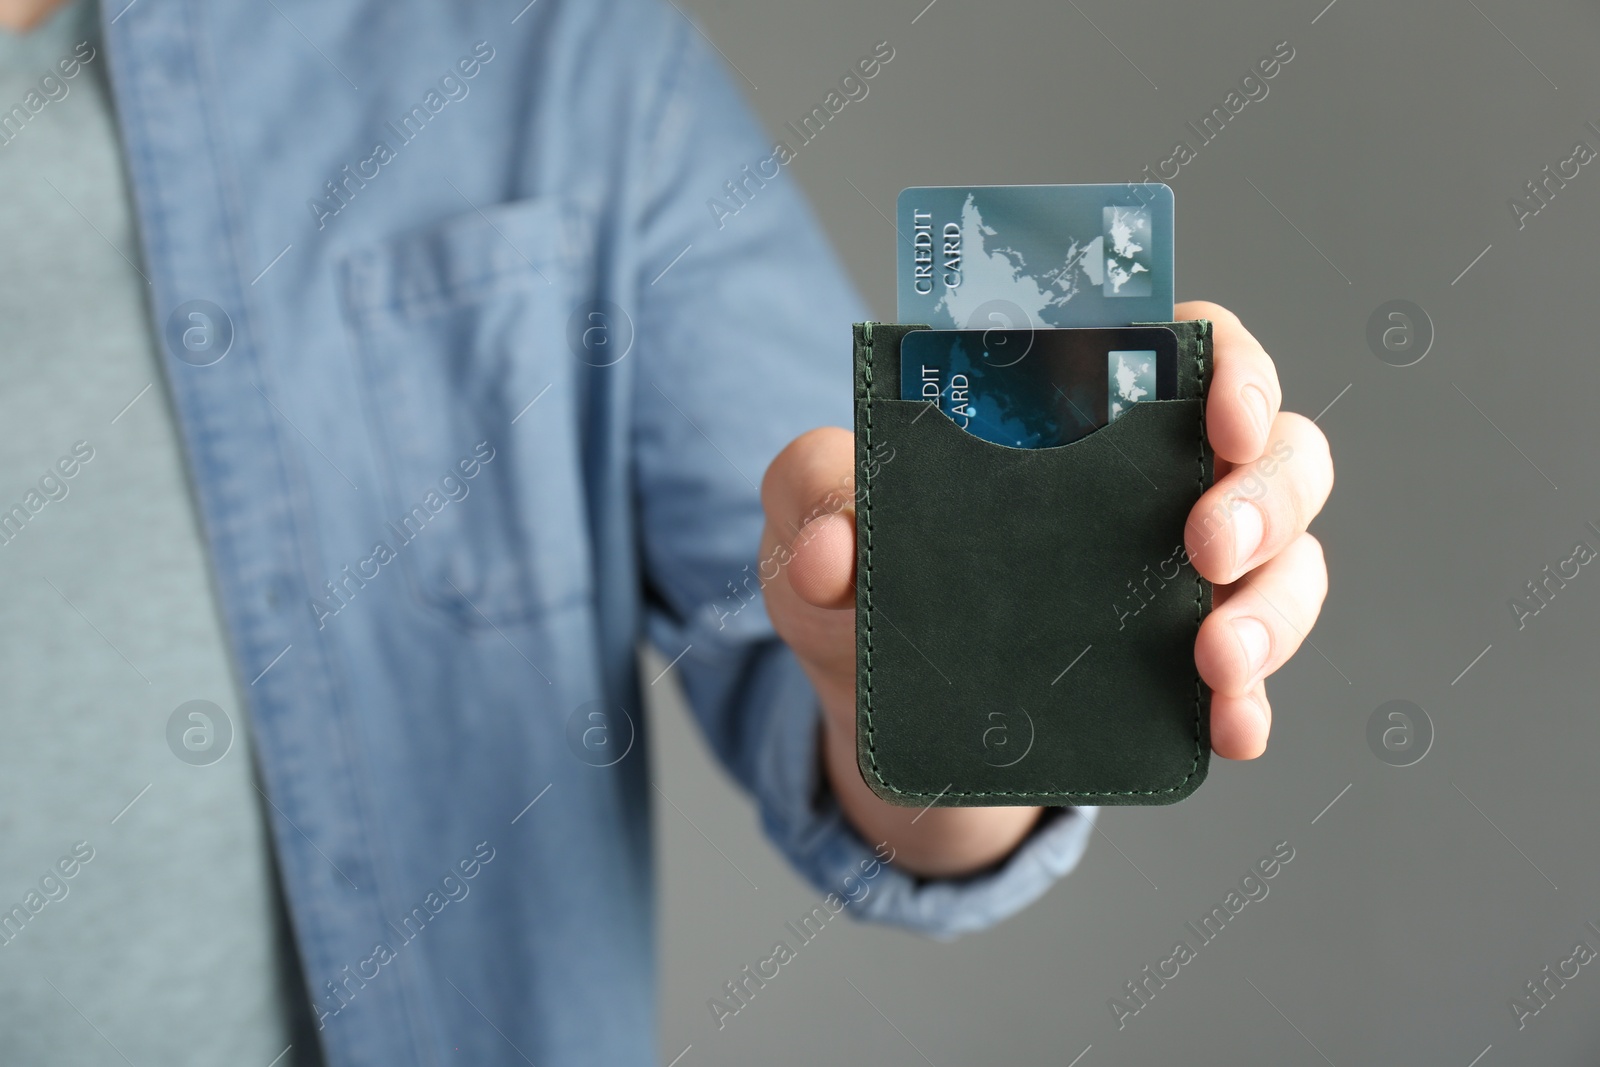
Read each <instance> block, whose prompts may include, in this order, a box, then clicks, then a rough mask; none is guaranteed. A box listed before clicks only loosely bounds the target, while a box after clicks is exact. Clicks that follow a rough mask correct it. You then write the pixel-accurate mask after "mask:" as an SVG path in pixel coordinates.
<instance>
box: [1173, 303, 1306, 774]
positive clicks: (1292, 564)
mask: <svg viewBox="0 0 1600 1067" xmlns="http://www.w3.org/2000/svg"><path fill="white" fill-rule="evenodd" d="M1177 317H1178V318H1179V319H1210V320H1211V322H1212V326H1213V330H1214V338H1213V340H1214V349H1215V364H1214V366H1213V367H1212V372H1211V389H1210V391H1209V393H1208V394H1207V400H1206V436H1207V437H1208V438H1209V439H1210V441H1211V448H1212V450H1213V451H1215V452H1216V474H1217V480H1216V484H1215V485H1213V486H1212V487H1211V488H1210V489H1208V490H1206V492H1205V495H1203V496H1202V497H1201V498H1200V501H1199V503H1197V504H1195V506H1194V510H1193V511H1191V512H1190V513H1189V521H1188V524H1187V525H1186V527H1185V529H1184V540H1185V542H1186V544H1187V548H1188V552H1189V559H1190V561H1191V562H1192V563H1193V564H1194V567H1195V569H1196V570H1198V571H1199V572H1200V573H1201V575H1203V576H1204V577H1206V578H1208V579H1210V580H1211V581H1212V582H1213V583H1214V585H1215V601H1214V606H1213V609H1212V612H1211V614H1210V615H1208V616H1207V617H1206V620H1205V622H1203V623H1201V624H1200V635H1199V636H1198V637H1197V638H1195V643H1194V661H1195V666H1197V667H1198V668H1199V670H1200V677H1201V678H1202V679H1204V680H1205V683H1206V684H1207V685H1209V686H1210V687H1211V747H1212V749H1213V750H1214V751H1215V752H1216V753H1217V755H1219V756H1224V757H1227V758H1228V759H1254V758H1255V757H1257V756H1259V755H1261V753H1262V752H1264V751H1266V748H1267V734H1268V733H1269V732H1270V731H1271V729H1272V705H1271V704H1268V703H1267V690H1266V678H1267V676H1268V675H1270V674H1272V673H1273V672H1274V671H1276V670H1277V669H1278V668H1279V667H1282V666H1283V665H1284V663H1286V662H1288V659H1289V657H1290V656H1293V655H1294V653H1295V650H1296V649H1298V648H1299V647H1300V642H1302V641H1304V640H1305V637H1306V634H1307V633H1308V632H1310V630H1311V627H1312V626H1313V625H1315V623H1316V621H1317V615H1318V614H1319V613H1320V612H1321V611H1322V600H1323V597H1325V596H1327V593H1328V568H1327V566H1326V565H1325V564H1324V562H1323V559H1322V546H1321V545H1320V544H1318V543H1317V539H1316V538H1315V537H1312V536H1311V535H1310V534H1309V533H1306V526H1307V525H1308V524H1310V522H1311V520H1312V519H1314V518H1316V516H1317V513H1318V512H1319V511H1321V510H1322V505H1323V504H1325V503H1326V502H1327V500H1328V493H1329V492H1330V491H1331V490H1332V489H1333V460H1332V458H1331V457H1330V456H1329V454H1328V439H1327V438H1326V437H1324V436H1322V431H1321V430H1319V429H1317V427H1316V424H1315V423H1313V422H1312V421H1311V420H1310V419H1308V418H1306V417H1305V416H1303V415H1296V414H1294V413H1292V412H1285V411H1279V410H1278V408H1279V405H1280V404H1282V402H1283V391H1282V390H1281V389H1280V388H1279V387H1278V372H1277V370H1276V368H1274V367H1273V365H1272V357H1271V356H1269V355H1267V353H1266V351H1265V350H1263V349H1262V347H1261V345H1260V343H1259V342H1258V341H1256V339H1255V338H1254V337H1252V336H1250V331H1248V330H1246V329H1245V328H1244V326H1243V324H1241V323H1240V322H1239V318H1238V316H1236V315H1234V313H1233V312H1231V311H1229V310H1228V309H1226V308H1222V307H1218V306H1217V305H1216V304H1208V303H1204V302H1201V301H1195V302H1192V303H1187V304H1179V305H1178V307H1177Z"/></svg>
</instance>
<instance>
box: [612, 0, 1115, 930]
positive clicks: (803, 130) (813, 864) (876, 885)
mask: <svg viewBox="0 0 1600 1067" xmlns="http://www.w3.org/2000/svg"><path fill="white" fill-rule="evenodd" d="M663 17H664V18H665V19H666V20H667V21H666V22H665V23H663V27H664V31H665V32H664V33H663V37H664V38H665V40H666V42H667V43H666V45H665V47H664V49H663V53H662V54H663V59H662V61H661V62H660V65H659V66H658V67H657V69H656V71H655V72H654V73H656V74H657V75H659V77H660V78H661V79H662V82H663V84H664V88H663V90H662V93H661V96H660V98H659V102H658V104H657V105H656V106H655V107H653V109H652V114H651V117H650V120H649V122H648V126H649V129H650V135H649V138H648V140H649V147H648V149H647V150H646V151H645V152H644V154H643V166H642V168H641V178H640V183H639V187H638V192H637V196H636V197H635V204H636V210H637V218H636V220H635V232H636V234H637V237H636V240H637V249H638V257H637V264H636V266H637V270H636V277H635V280H634V283H633V284H634V291H635V293H636V294H637V296H636V300H635V307H636V310H637V314H636V318H637V320H638V335H637V336H638V346H639V356H638V363H637V365H636V366H635V368H634V373H635V375H636V378H635V383H634V385H633V389H634V405H633V420H634V421H633V435H634V440H633V454H634V456H635V465H636V487H637V494H638V501H639V509H640V516H641V531H640V532H641V541H642V546H643V552H644V567H645V573H646V596H647V606H648V609H649V610H648V627H649V638H650V640H651V641H652V643H653V644H655V645H656V646H657V647H658V648H659V649H660V650H661V651H662V652H663V653H664V654H665V655H666V656H667V657H668V658H669V659H670V658H673V657H678V658H677V660H676V663H675V665H674V668H673V670H674V672H675V673H677V674H678V675H679V677H680V681H681V682H682V684H683V686H684V689H685V692H686V695H687V697H688V700H689V703H690V706H691V708H692V711H693V714H694V716H695V718H696V720H697V721H698V723H699V725H700V727H701V728H702V730H703V731H704V733H705V736H706V738H707V740H708V742H709V744H710V746H711V748H712V750H713V751H714V752H715V754H716V756H717V757H718V759H719V760H720V761H721V762H722V763H723V765H724V766H725V767H726V768H727V769H728V771H729V772H730V773H731V774H732V775H733V777H734V778H735V779H736V780H737V781H738V782H739V783H740V785H742V786H743V787H744V788H745V789H746V790H747V791H749V792H750V793H751V794H752V795H753V796H754V797H755V799H756V801H757V803H758V805H759V808H760V816H761V820H762V824H763V827H764V829H765V831H766V833H767V835H768V837H769V838H771V840H772V841H773V842H774V843H775V844H776V845H777V846H778V848H779V849H781V850H782V851H783V853H784V854H785V855H786V856H787V857H788V859H789V861H790V862H791V863H792V864H793V865H794V866H795V867H796V868H797V869H798V870H799V871H800V872H801V874H803V875H804V876H805V877H806V878H807V879H808V880H809V881H810V882H811V883H812V884H813V885H815V886H816V887H817V888H818V889H819V890H822V891H824V892H828V893H836V894H838V895H839V897H840V899H841V900H847V901H850V902H851V904H850V907H849V909H848V910H850V911H851V912H852V913H854V914H857V915H858V916H861V917H865V918H871V919H874V920H879V921H882V922H887V923H893V924H897V925H901V926H905V927H910V928H913V929H916V930H919V931H922V932H925V933H927V934H930V935H933V936H936V937H948V936H954V935H956V934H959V933H962V932H965V931H969V930H974V929H978V928H981V927H984V926H987V925H990V924H992V923H994V922H997V921H999V920H1000V919H1002V918H1005V917H1006V916H1008V915H1010V914H1012V913H1014V912H1016V911H1019V910H1020V909H1022V908H1023V907H1025V906H1026V905H1028V904H1029V903H1031V902H1032V901H1033V900H1035V899H1037V898H1038V897H1039V896H1040V895H1042V894H1043V893H1044V892H1045V891H1046V889H1048V888H1049V886H1050V885H1051V883H1052V882H1054V880H1055V879H1057V878H1059V877H1061V876H1062V875H1064V874H1065V873H1066V872H1067V871H1069V870H1071V869H1072V867H1073V866H1074V865H1075V864H1076V863H1077V861H1078V859H1079V857H1080V856H1081V855H1082V854H1083V850H1084V848H1085V847H1086V845H1087V843H1088V836H1089V833H1090V830H1091V824H1092V819H1093V815H1094V809H1092V808H1077V809H1053V810H1051V811H1049V812H1047V813H1046V816H1045V817H1044V818H1043V819H1042V820H1041V822H1040V824H1039V826H1038V827H1037V828H1036V829H1035V831H1034V832H1033V833H1032V834H1031V835H1030V836H1029V838H1028V839H1027V840H1026V841H1025V842H1024V843H1023V844H1022V845H1021V846H1020V847H1019V848H1018V849H1017V850H1016V851H1015V852H1014V853H1013V854H1012V855H1011V856H1010V857H1008V858H1007V859H1006V860H1005V861H1004V862H1002V863H1001V864H999V865H997V866H996V867H995V868H993V869H991V870H989V871H986V872H983V873H980V874H977V875H974V876H970V877H967V878H962V879H920V878H916V877H913V876H911V875H908V874H906V873H905V872H903V871H901V870H900V869H898V868H896V867H894V866H893V865H892V864H885V863H883V862H881V860H882V859H883V858H885V857H887V856H888V854H889V852H888V848H887V846H884V847H882V848H880V847H879V843H877V842H867V841H865V840H863V839H862V838H861V837H860V836H859V835H858V834H857V833H856V832H855V830H854V829H853V828H852V827H851V825H850V824H849V823H848V821H847V820H846V819H845V818H844V816H843V814H842V812H841V811H840V809H839V806H838V803H837V801H836V800H835V799H834V797H833V796H832V795H831V792H830V790H829V788H828V785H827V782H826V775H825V774H824V773H823V771H822V767H821V761H820V759H819V755H818V751H817V749H818V743H819V731H820V729H821V709H820V706H819V704H818V700H817V697H816V694H815V692H814V690H813V689H812V687H811V685H810V683H809V681H808V679H807V678H806V677H805V674H804V672H803V671H802V670H801V668H800V666H799V664H798V662H797V661H796V659H795V657H794V655H793V654H792V653H791V652H790V651H789V649H788V648H787V647H786V646H785V645H784V644H783V643H782V642H781V641H780V640H779V639H778V638H777V636H776V635H775V634H774V632H773V629H772V626H771V623H770V622H769V620H768V618H767V614H766V609H765V607H764V605H763V604H762V588H763V587H764V585H765V584H766V583H767V582H768V581H771V580H774V579H776V580H782V576H781V573H780V572H779V570H778V568H777V566H776V564H775V562H774V561H761V560H758V559H757V558H756V554H757V552H758V546H759V544H760V536H761V530H762V523H763V517H762V509H761V502H760V493H759V488H758V487H759V485H760V482H761V478H762V475H763V474H764V473H765V471H766V467H767V465H768V464H769V463H770V462H771V460H772V459H773V457H774V456H776V455H777V453H778V451H779V450H781V449H782V448H783V446H784V445H785V444H787V443H788V442H789V441H791V440H792V439H793V438H795V437H797V436H799V435H800V434H801V433H803V432H805V431H807V430H810V429H813V428H815V427H818V426H827V425H833V426H842V427H846V428H848V427H849V426H850V425H851V420H852V391H851V374H852V370H851V335H850V324H851V323H852V322H854V321H859V320H861V319H864V318H865V317H866V315H865V312H864V309H863V307H862V305H861V302H860V300H859V298H858V297H857V296H856V294H855V292H854V291H853V289H852V288H851V286H850V284H849V281H848V279H847V278H846V276H845V274H844V272H843V270H842V269H841V267H840V266H839V264H838V262H837V261H836V259H835V257H834V255H833V253H832V251H831V249H830V248H829V247H828V246H827V243H826V241H825V240H824V238H823V236H822V232H821V229H820V227H819V226H818V224H817V222H816V219H815V218H814V216H813V215H812V213H811V210H810V208H809V207H808V205H807V204H806V201H805V198H804V196H803V195H802V193H801V191H800V188H799V185H798V183H797V180H796V170H797V168H803V167H805V166H806V165H807V163H808V162H809V157H811V156H813V155H815V156H819V157H820V156H822V155H825V154H827V153H830V152H838V151H841V150H842V148H841V147H840V145H841V141H842V139H841V136H840V131H839V129H838V127H842V126H847V125H848V124H850V123H852V122H854V121H857V120H858V119H859V118H860V116H859V115H857V114H854V113H853V112H854V111H856V110H858V109H860V108H861V107H862V103H861V101H862V100H864V99H868V98H870V96H871V94H872V93H873V92H878V91H881V89H880V86H881V85H882V84H883V83H885V82H886V81H888V80H889V79H890V78H891V77H892V75H893V73H894V49H893V46H892V44H890V43H888V42H885V43H883V44H881V45H878V46H877V47H876V49H875V50H864V51H863V55H862V57H856V58H866V57H867V56H869V55H870V57H871V58H872V59H873V60H875V62H874V63H869V64H865V65H864V67H863V68H861V69H874V75H873V77H870V78H868V77H864V76H863V75H862V73H861V69H856V68H854V60H853V59H852V61H851V63H852V67H851V68H849V69H848V72H849V73H850V74H851V76H852V77H851V81H850V82H848V83H841V84H835V85H829V86H821V87H819V92H818V94H817V100H816V102H815V103H816V110H814V111H812V112H810V113H809V115H810V119H811V121H810V123H809V124H797V123H789V124H785V125H783V126H782V127H781V128H780V130H779V132H778V134H777V135H776V136H772V135H768V134H765V133H763V132H762V130H761V128H760V126H759V125H758V124H757V123H756V121H755V120H754V118H753V116H752V115H751V114H750V113H749V111H748V110H747V108H746V107H745V105H744V103H743V101H742V99H741V97H740V89H739V87H738V86H737V85H736V84H735V83H734V82H733V80H732V78H731V76H730V75H729V73H728V72H727V71H726V70H725V69H724V67H723V65H722V64H721V63H720V62H719V61H718V60H717V58H716V57H715V56H714V55H712V54H710V50H709V48H708V46H707V45H706V43H705V41H704V39H703V38H702V37H701V35H700V34H699V31H698V30H696V29H695V28H694V27H692V26H691V25H690V24H689V22H688V21H687V20H686V19H683V18H681V17H679V16H677V15H676V14H674V13H673V12H671V11H666V12H665V13H664V15H663ZM642 73H646V74H648V73H650V72H642ZM846 73H847V68H846V67H845V66H844V65H842V64H841V68H840V78H841V79H842V78H843V76H844V75H845V74H846ZM835 109H837V110H835ZM824 116H825V117H826V121H825V122H819V121H818V120H819V119H821V118H823V117H824ZM830 142H831V143H830ZM881 226H882V233H881V237H882V239H883V245H884V247H885V248H889V247H892V246H893V242H894V240H895V234H894V229H893V225H892V224H891V223H890V222H888V220H887V219H884V220H882V223H881ZM840 488H841V490H842V491H843V492H844V493H846V494H849V493H853V491H854V484H853V482H850V483H846V484H844V485H842V486H841V487H840Z"/></svg>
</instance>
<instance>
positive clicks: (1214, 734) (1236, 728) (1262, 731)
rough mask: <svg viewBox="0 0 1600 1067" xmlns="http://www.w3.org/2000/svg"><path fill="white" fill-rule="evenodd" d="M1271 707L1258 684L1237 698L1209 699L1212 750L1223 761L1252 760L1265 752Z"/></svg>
mask: <svg viewBox="0 0 1600 1067" xmlns="http://www.w3.org/2000/svg"><path fill="white" fill-rule="evenodd" d="M1271 732H1272V705H1271V704H1269V703H1268V702H1267V687H1266V686H1265V685H1262V684H1258V685H1257V686H1256V687H1255V688H1254V689H1252V690H1250V692H1248V693H1245V694H1243V695H1241V696H1236V697H1225V696H1216V695H1213V696H1212V697H1211V750H1212V751H1213V752H1215V753H1216V754H1217V755H1219V756H1221V757H1222V758H1223V759H1255V758H1256V757H1257V756H1259V755H1261V753H1263V752H1265V751H1266V750H1267V736H1268V735H1269V734H1270V733H1271Z"/></svg>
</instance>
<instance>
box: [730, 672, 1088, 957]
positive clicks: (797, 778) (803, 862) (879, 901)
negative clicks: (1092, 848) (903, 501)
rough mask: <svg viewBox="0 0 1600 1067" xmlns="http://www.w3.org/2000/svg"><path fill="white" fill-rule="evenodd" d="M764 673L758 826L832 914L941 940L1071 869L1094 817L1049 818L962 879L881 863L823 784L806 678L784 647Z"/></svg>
mask: <svg viewBox="0 0 1600 1067" xmlns="http://www.w3.org/2000/svg"><path fill="white" fill-rule="evenodd" d="M768 669H769V670H770V671H771V672H773V675H774V676H769V678H768V679H767V681H768V683H769V684H768V685H767V686H763V688H766V689H767V694H766V696H767V697H768V699H767V700H765V701H763V702H762V705H763V710H764V711H765V712H766V713H767V715H768V716H769V718H768V721H767V724H766V727H767V728H766V731H765V733H766V736H765V738H764V739H763V740H762V742H761V751H760V757H759V761H758V773H757V774H756V775H755V781H754V788H755V792H756V798H757V800H758V802H759V804H760V807H761V819H762V824H763V827H764V828H765V830H766V833H767V836H768V837H769V838H770V839H771V840H772V841H773V842H774V843H775V844H776V845H777V846H778V848H779V849H780V850H781V851H782V852H783V853H784V855H785V856H786V857H788V859H789V862H790V863H792V864H793V865H794V866H795V867H796V868H797V869H798V870H799V871H800V873H801V874H802V875H803V876H804V877H805V878H806V880H807V881H809V882H810V883H811V884H812V885H814V886H815V887H816V888H817V889H819V890H821V891H823V892H826V893H829V894H833V895H835V896H836V897H837V904H835V907H838V906H841V905H842V906H843V908H844V909H846V910H849V911H851V912H854V913H855V915H856V917H857V918H862V919H870V920H872V921H875V922H882V923H888V924H890V925H894V926H903V927H906V928H908V929H911V930H916V931H918V932H920V933H923V934H926V935H928V936H931V937H934V938H937V939H940V940H945V939H949V938H953V937H956V936H957V935H959V934H964V933H968V932H970V931H973V930H982V929H985V928H987V927H990V926H993V925H994V924H996V923H998V922H1000V921H1001V920H1002V919H1006V918H1009V917H1010V916H1012V915H1014V914H1016V913H1017V912H1019V911H1021V910H1022V909H1023V908H1025V907H1027V906H1028V905H1029V904H1032V903H1033V902H1034V901H1035V900H1037V899H1039V898H1040V897H1041V896H1043V895H1044V894H1045V891H1046V890H1048V889H1049V888H1050V886H1051V885H1053V884H1054V883H1055V882H1056V880H1057V879H1059V878H1061V877H1062V876H1063V875H1065V874H1066V873H1067V872H1069V871H1071V870H1072V868H1073V867H1075V866H1077V863H1078V860H1079V859H1080V858H1081V857H1082V856H1083V852H1084V849H1085V848H1087V847H1088V844H1089V835H1090V833H1091V831H1092V829H1093V823H1094V818H1095V815H1096V813H1097V812H1098V810H1099V809H1097V808H1093V807H1071V808H1048V809H1046V810H1045V812H1044V814H1043V816H1042V817H1041V818H1040V820H1039V823H1038V825H1037V826H1035V827H1034V829H1033V830H1032V832H1030V833H1029V835H1028V836H1027V837H1026V838H1025V839H1024V840H1023V842H1022V843H1021V844H1020V845H1019V846H1018V847H1017V848H1016V850H1015V851H1014V852H1012V853H1011V855H1010V856H1008V857H1007V858H1006V859H1005V860H1003V861H1001V862H1000V863H999V864H997V865H995V866H994V867H991V868H989V869H987V870H985V871H982V872H979V873H977V874H973V875H968V876H966V877H962V878H922V877H919V876H917V875H913V874H908V873H906V872H905V871H902V870H900V869H899V868H897V867H894V866H892V865H891V864H889V863H886V862H883V861H884V860H886V859H887V858H888V857H889V856H890V855H891V851H890V848H889V846H887V845H885V844H882V843H881V842H868V841H866V840H865V839H863V838H862V837H861V835H860V834H858V833H857V832H856V830H855V828H854V827H853V826H851V824H850V822H849V820H847V819H846V818H845V816H844V812H843V811H842V810H841V809H840V807H839V803H838V800H837V799H836V798H835V796H834V794H833V790H832V788H831V786H830V785H829V784H828V782H827V779H826V775H825V773H824V772H823V769H822V762H821V759H820V756H819V753H818V746H819V744H820V741H821V730H822V716H821V707H820V706H819V704H818V702H817V696H816V692H815V690H814V689H813V688H812V687H811V683H810V681H809V679H807V678H806V676H805V673H804V671H803V670H802V669H801V668H800V665H799V663H798V662H797V661H796V660H795V659H794V656H793V654H792V653H790V652H789V651H788V649H787V648H785V649H783V650H782V654H781V655H776V656H773V657H770V660H769V665H768ZM830 910H834V908H833V907H830Z"/></svg>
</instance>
